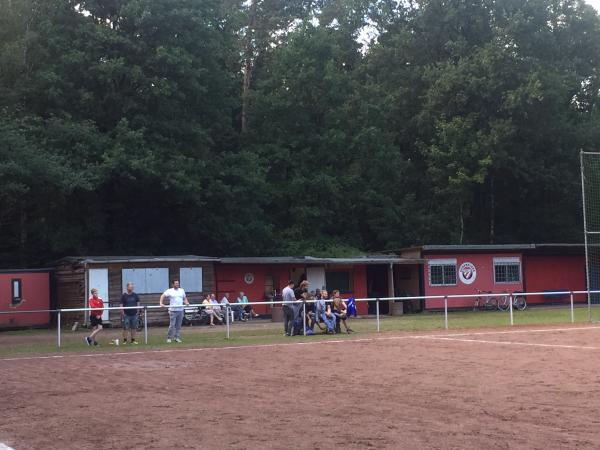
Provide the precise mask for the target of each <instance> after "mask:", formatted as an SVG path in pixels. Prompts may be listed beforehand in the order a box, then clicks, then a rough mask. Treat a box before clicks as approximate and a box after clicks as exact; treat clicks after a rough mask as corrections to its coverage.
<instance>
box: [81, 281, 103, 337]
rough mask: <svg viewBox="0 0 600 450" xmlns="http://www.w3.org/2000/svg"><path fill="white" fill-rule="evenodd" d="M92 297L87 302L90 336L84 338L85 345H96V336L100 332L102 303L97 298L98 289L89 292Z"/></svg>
mask: <svg viewBox="0 0 600 450" xmlns="http://www.w3.org/2000/svg"><path fill="white" fill-rule="evenodd" d="M91 293H92V296H91V297H90V298H89V300H88V304H89V307H90V308H92V311H90V324H91V326H92V334H90V335H89V336H86V337H85V343H86V344H87V345H98V341H96V335H97V334H98V333H100V331H102V312H103V310H104V301H103V300H102V299H101V298H100V297H98V289H96V288H94V289H92V291H91Z"/></svg>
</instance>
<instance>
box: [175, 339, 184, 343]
mask: <svg viewBox="0 0 600 450" xmlns="http://www.w3.org/2000/svg"><path fill="white" fill-rule="evenodd" d="M175 342H177V343H178V344H181V343H182V342H183V341H182V340H181V339H179V338H175Z"/></svg>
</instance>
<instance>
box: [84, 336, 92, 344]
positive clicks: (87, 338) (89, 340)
mask: <svg viewBox="0 0 600 450" xmlns="http://www.w3.org/2000/svg"><path fill="white" fill-rule="evenodd" d="M85 343H86V344H87V345H92V340H91V339H90V337H89V336H86V337H85Z"/></svg>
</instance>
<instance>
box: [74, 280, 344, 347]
mask: <svg viewBox="0 0 600 450" xmlns="http://www.w3.org/2000/svg"><path fill="white" fill-rule="evenodd" d="M294 286H295V283H294V282H293V281H291V280H290V282H289V283H288V285H287V287H285V288H284V289H283V292H282V299H283V302H284V304H283V316H284V329H285V335H286V336H294V335H296V334H305V333H306V334H314V330H315V327H318V328H319V329H320V330H321V331H324V332H325V333H326V334H336V333H341V332H342V325H343V326H344V331H345V332H346V333H352V332H353V330H352V329H351V328H350V327H348V324H347V322H346V321H347V319H348V305H347V304H346V302H345V301H344V300H343V299H342V298H341V297H340V291H338V290H335V291H333V292H332V298H331V299H330V298H329V293H328V292H327V291H326V290H319V289H317V290H316V291H314V292H311V291H309V287H310V284H309V282H308V281H306V280H305V281H302V282H301V283H300V286H298V288H297V289H294ZM167 301H168V304H167V303H166V302H167ZM159 303H160V306H162V307H165V308H166V307H168V308H169V329H168V331H167V343H171V342H173V341H175V342H182V341H181V325H182V323H183V317H184V308H185V306H188V305H189V301H188V298H187V295H186V293H185V291H184V290H183V288H181V287H180V285H179V280H173V285H172V287H171V288H169V289H167V290H166V291H165V292H163V293H162V295H161V296H160V301H159ZM235 303H236V304H233V305H231V302H230V301H229V293H228V292H227V293H225V295H224V296H223V298H222V299H221V302H218V301H217V298H216V295H215V294H214V293H212V294H207V295H205V296H204V299H203V301H202V308H203V309H204V312H205V314H206V315H207V317H208V319H209V324H210V326H215V321H217V322H218V323H223V321H224V314H225V313H226V311H227V307H230V308H231V311H232V312H233V316H234V318H237V319H238V320H240V321H246V320H248V318H250V317H258V314H256V312H255V311H254V309H253V307H252V304H251V303H250V302H249V301H248V297H246V295H244V292H240V295H239V296H238V298H237V299H236V302H235ZM88 304H89V307H90V308H91V311H90V324H91V329H92V332H91V333H90V335H89V336H86V337H85V342H86V344H87V345H98V341H97V340H96V336H97V335H98V333H99V332H100V331H102V327H103V324H102V314H103V312H104V301H103V300H102V298H100V297H99V296H98V289H96V288H94V289H92V290H91V297H90V298H89V300H88ZM303 304H304V308H303V307H302V305H303ZM230 305H231V306H230ZM121 306H122V307H123V308H124V309H122V310H121V318H122V322H123V344H127V343H128V340H127V337H128V336H129V338H130V339H129V342H130V343H131V344H134V345H135V344H137V343H138V342H137V341H136V339H135V333H136V329H137V325H138V320H139V316H138V314H139V309H138V308H139V307H140V299H139V297H138V295H137V294H136V293H135V292H134V285H133V283H127V289H126V291H125V292H124V293H123V295H122V296H121ZM303 310H304V311H305V314H306V317H305V318H303V316H302V311H303ZM303 319H306V328H305V329H304V328H303V327H304V320H303ZM299 324H302V327H298V325H299Z"/></svg>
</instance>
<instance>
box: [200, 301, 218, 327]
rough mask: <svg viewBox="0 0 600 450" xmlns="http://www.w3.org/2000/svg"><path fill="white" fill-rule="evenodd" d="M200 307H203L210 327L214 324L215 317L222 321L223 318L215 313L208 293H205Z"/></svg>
mask: <svg viewBox="0 0 600 450" xmlns="http://www.w3.org/2000/svg"><path fill="white" fill-rule="evenodd" d="M202 307H203V308H204V312H205V313H206V315H207V316H208V319H209V321H210V322H209V324H210V326H211V327H214V326H215V323H214V321H215V319H217V320H218V321H220V322H223V319H222V318H221V317H219V316H218V315H217V314H215V310H214V309H213V306H212V303H211V301H210V295H208V294H206V295H205V296H204V300H203V301H202Z"/></svg>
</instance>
